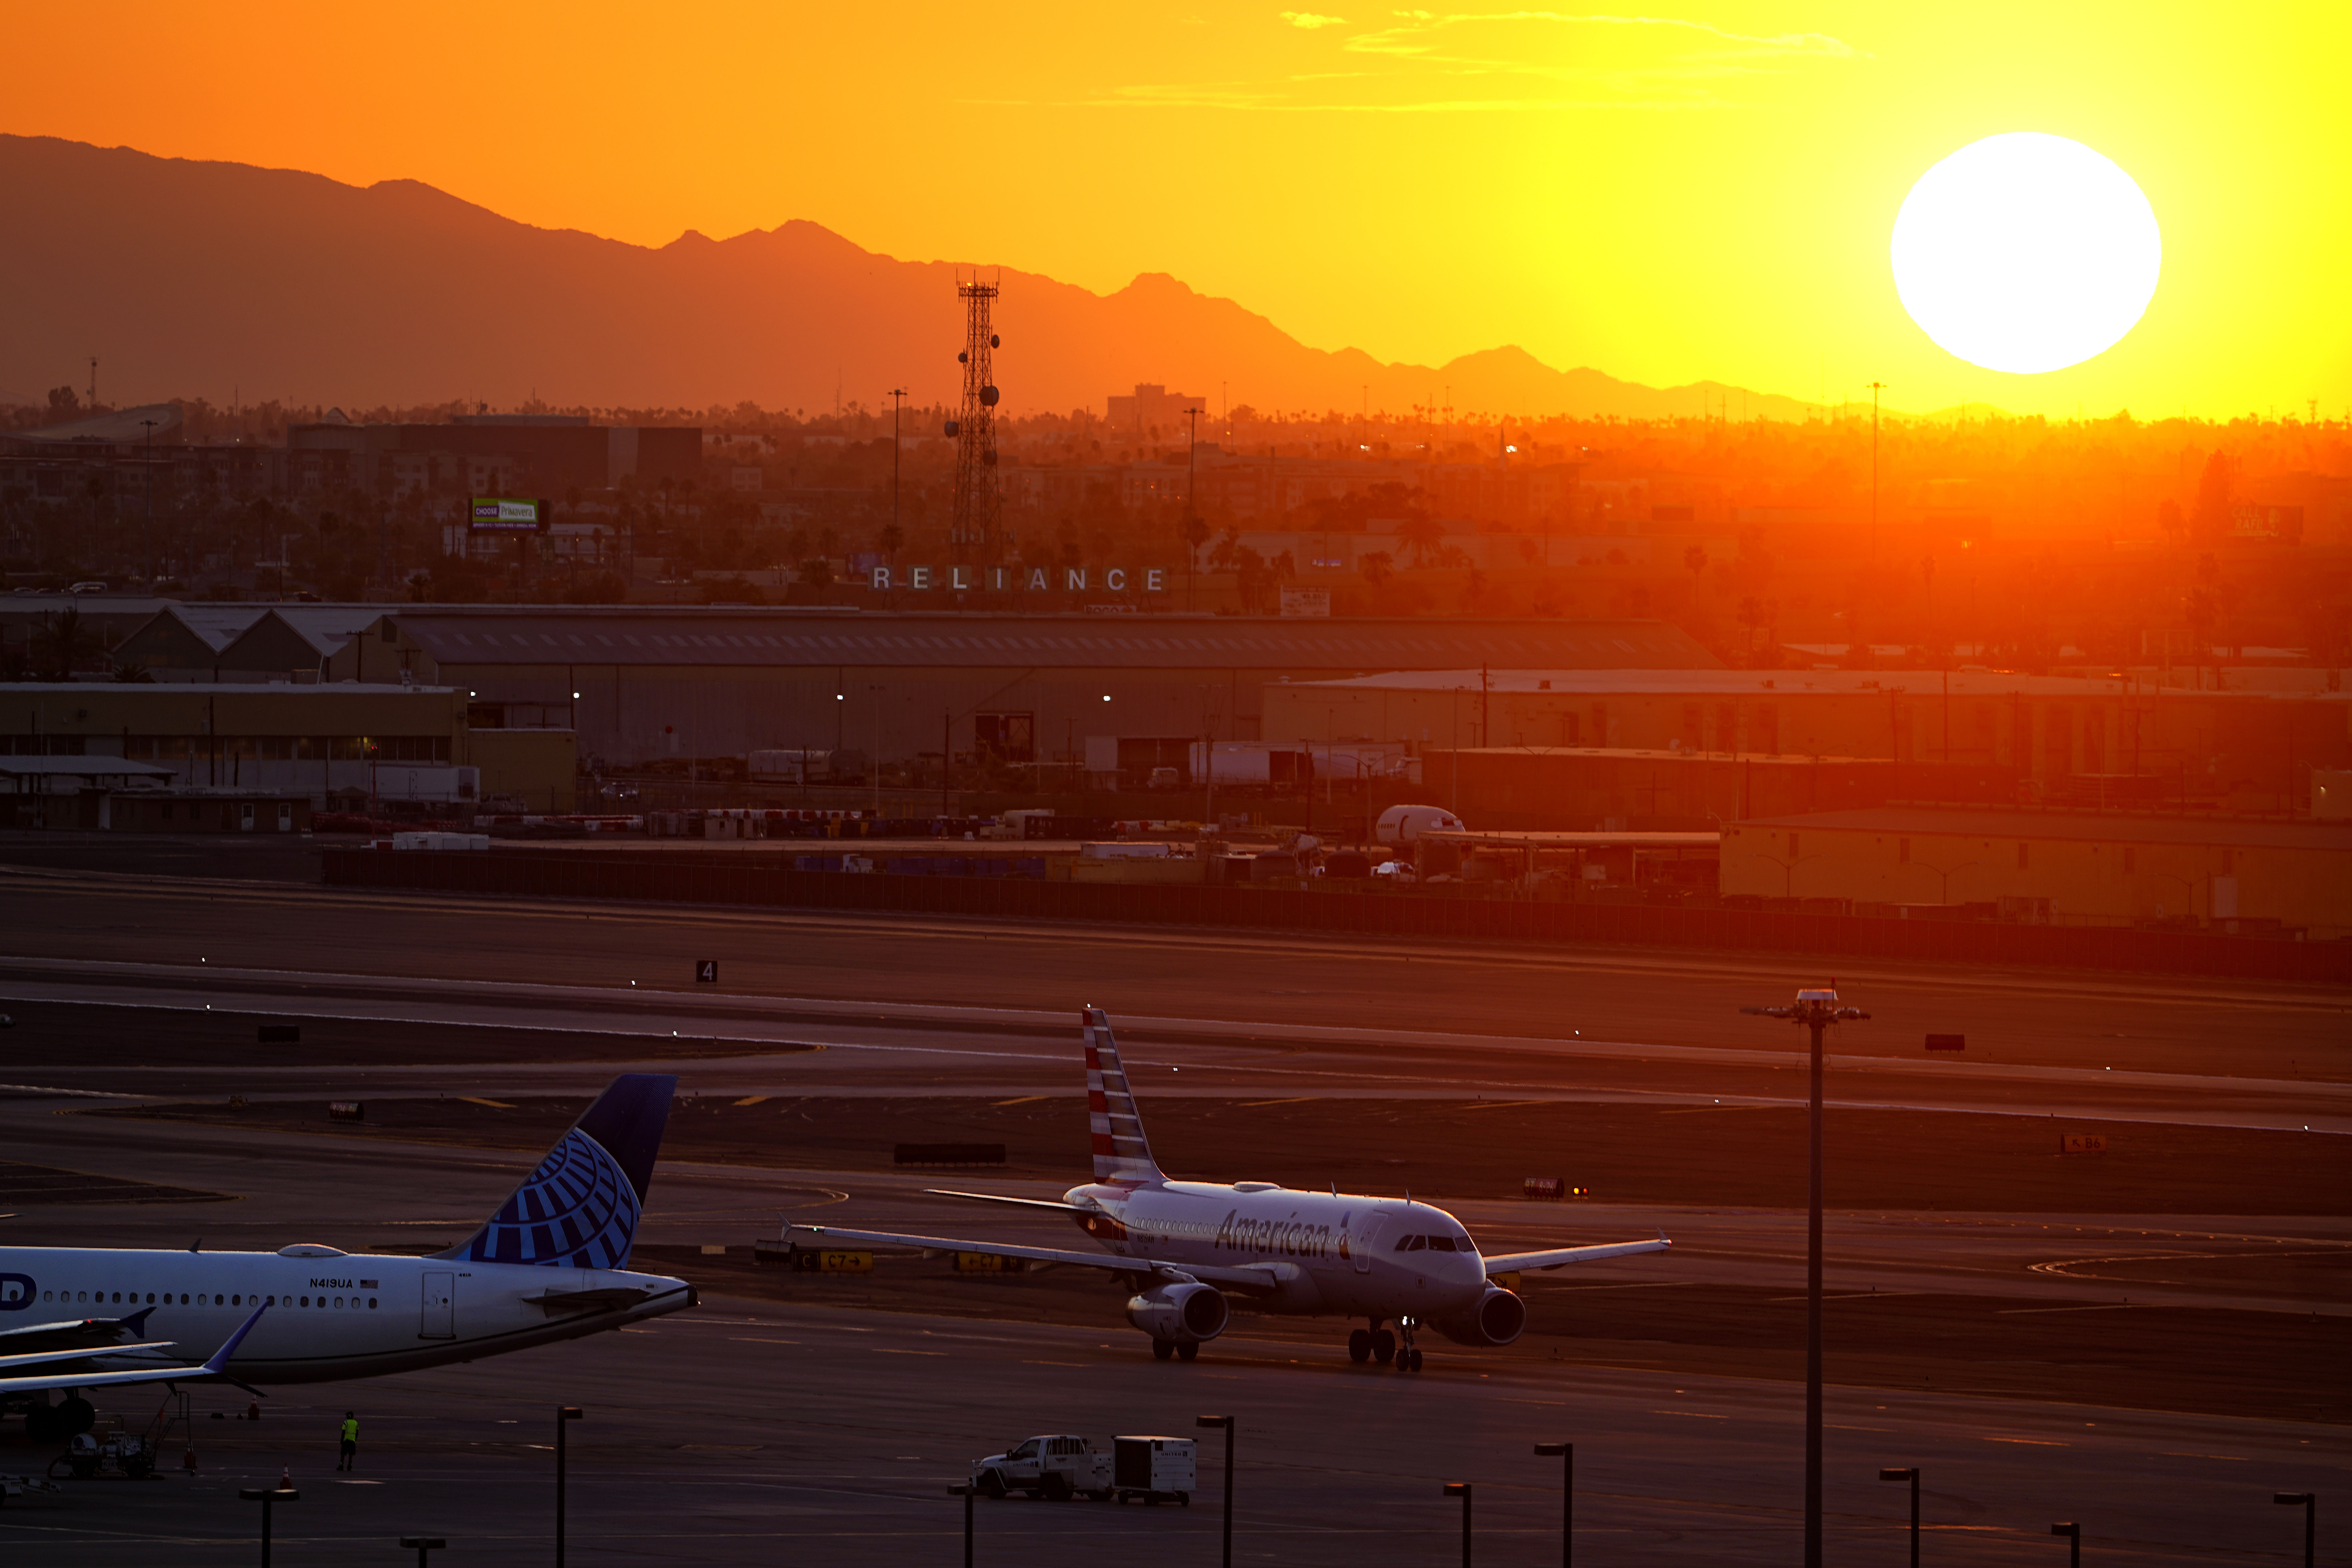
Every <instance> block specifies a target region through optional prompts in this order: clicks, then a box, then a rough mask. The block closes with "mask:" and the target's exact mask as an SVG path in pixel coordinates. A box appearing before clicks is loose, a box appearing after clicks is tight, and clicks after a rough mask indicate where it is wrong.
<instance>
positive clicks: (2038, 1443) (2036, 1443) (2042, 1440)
mask: <svg viewBox="0 0 2352 1568" xmlns="http://www.w3.org/2000/svg"><path fill="white" fill-rule="evenodd" d="M1985 1441H1986V1442H1988V1443H2023V1444H2026V1445H2027V1446H2029V1447H2035V1448H2071V1447H2074V1444H2072V1443H2061V1442H2057V1441H2055V1440H2053V1439H2052V1438H2049V1437H1988V1438H1986V1439H1985Z"/></svg>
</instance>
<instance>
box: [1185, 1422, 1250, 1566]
mask: <svg viewBox="0 0 2352 1568" xmlns="http://www.w3.org/2000/svg"><path fill="white" fill-rule="evenodd" d="M1192 1425H1193V1426H1207V1427H1212V1428H1214V1427H1220V1426H1222V1427H1223V1428H1224V1433H1225V1551H1224V1556H1223V1560H1222V1561H1223V1564H1224V1568H1234V1438H1235V1437H1236V1436H1239V1435H1240V1432H1241V1428H1240V1426H1239V1425H1238V1424H1237V1423H1236V1422H1235V1421H1234V1417H1232V1416H1230V1415H1196V1416H1194V1417H1193V1418H1192Z"/></svg>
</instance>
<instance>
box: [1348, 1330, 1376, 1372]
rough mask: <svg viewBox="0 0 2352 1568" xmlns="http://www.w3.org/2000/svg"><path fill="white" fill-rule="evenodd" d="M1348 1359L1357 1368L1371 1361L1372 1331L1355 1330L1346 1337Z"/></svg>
mask: <svg viewBox="0 0 2352 1568" xmlns="http://www.w3.org/2000/svg"><path fill="white" fill-rule="evenodd" d="M1348 1359H1349V1361H1351V1362H1354V1363H1357V1364H1358V1365H1359V1366H1360V1365H1362V1364H1363V1363H1365V1362H1368V1361H1370V1360H1371V1359H1372V1331H1371V1330H1370V1329H1356V1330H1353V1331H1350V1332H1349V1335H1348Z"/></svg>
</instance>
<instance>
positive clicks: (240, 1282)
mask: <svg viewBox="0 0 2352 1568" xmlns="http://www.w3.org/2000/svg"><path fill="white" fill-rule="evenodd" d="M676 1089H677V1079H675V1078H672V1077H668V1076H667V1075H656V1074H648V1073H628V1074H624V1075H623V1076H622V1077H620V1078H617V1079H614V1080H613V1082H612V1084H611V1085H610V1086H608V1087H607V1088H606V1089H605V1090H604V1093H603V1094H602V1095H600V1096H598V1097H597V1100H596V1102H595V1103H594V1104H593V1105H591V1106H590V1107H589V1108H588V1110H586V1111H585V1112H583V1114H582V1116H581V1118H580V1120H579V1121H576V1122H574V1123H573V1124H572V1128H571V1130H570V1131H567V1132H566V1133H564V1135H563V1137H562V1139H561V1140H559V1141H558V1142H557V1143H556V1145H555V1147H554V1148H552V1149H551V1150H550V1151H548V1153H547V1156H546V1158H545V1159H543V1160H541V1162H540V1163H539V1164H538V1166H537V1167H536V1168H535V1169H534V1170H532V1172H531V1173H530V1174H529V1175H528V1176H526V1177H524V1178H523V1180H522V1183H521V1184H520V1185H519V1186H517V1187H516V1188H515V1190H514V1192H513V1194H511V1195H510V1196H509V1197H508V1199H507V1201H506V1202H505V1203H504V1204H503V1205H500V1206H499V1210H498V1212H497V1213H495V1214H493V1215H491V1216H490V1217H489V1218H488V1220H486V1221H485V1222H483V1224H482V1226H481V1227H480V1228H479V1229H478V1230H477V1231H476V1232H475V1233H474V1235H473V1236H472V1237H470V1238H469V1239H467V1241H465V1242H462V1243H460V1244H459V1245H458V1246H457V1247H452V1248H450V1249H449V1250H448V1251H446V1252H441V1253H436V1254H434V1255H432V1256H430V1257H424V1258H416V1257H408V1256H389V1255H373V1256H372V1255H367V1254H354V1253H346V1252H343V1251H341V1249H339V1248H336V1247H325V1246H320V1245H317V1244H315V1243H300V1244H297V1245H295V1246H291V1247H282V1248H280V1249H279V1250H278V1251H277V1252H274V1253H270V1252H205V1251H202V1250H199V1249H198V1248H197V1247H189V1248H187V1249H185V1250H175V1251H150V1250H138V1251H132V1250H116V1249H109V1248H96V1247H0V1407H5V1408H18V1407H22V1408H24V1409H25V1410H26V1417H27V1427H28V1430H29V1431H30V1432H31V1434H32V1436H34V1437H35V1439H36V1440H37V1441H42V1442H47V1441H53V1440H57V1439H61V1438H66V1437H70V1436H75V1435H77V1434H79V1433H80V1432H85V1431H88V1430H89V1426H90V1425H91V1423H92V1421H93V1420H94V1419H95V1415H96V1411H95V1407H94V1406H93V1405H92V1404H91V1403H90V1401H89V1398H88V1397H87V1394H88V1393H89V1391H91V1390H95V1389H102V1388H109V1387H114V1386H119V1385H128V1384H157V1383H161V1384H181V1383H204V1382H225V1383H229V1384H235V1385H236V1386H237V1387H240V1388H250V1387H251V1386H252V1385H253V1384H257V1383H265V1382H267V1383H323V1382H333V1381H340V1380H342V1379H346V1378H356V1377H373V1376H378V1375H380V1374H382V1373H394V1372H409V1371H414V1370H416V1369H418V1368H421V1367H429V1366H440V1365H443V1364H445V1363H450V1362H458V1361H475V1360H478V1359H480V1358H481V1357H483V1356H491V1355H500V1354H503V1353H505V1352H508V1351H515V1350H522V1349H526V1348H528V1347H530V1346H532V1345H541V1344H550V1343H552V1342H556V1341H558V1340H568V1339H576V1338H578V1337H580V1336H581V1335H583V1334H592V1333H599V1332H602V1331H605V1330H607V1329H617V1328H619V1327H621V1326H622V1325H624V1324H625V1323H633V1322H637V1321H642V1320H644V1319H646V1318H652V1317H658V1316H660V1315H661V1314H663V1313H666V1312H675V1311H677V1310H679V1309H680V1308H684V1307H690V1306H692V1305H693V1304H694V1300H695V1293H694V1289H693V1287H691V1286H689V1285H688V1284H687V1282H686V1281H685V1280H683V1279H670V1278H668V1277H667V1276H664V1275H656V1274H638V1273H634V1272H632V1271H631V1270H630V1269H629V1267H628V1262H629V1249H630V1247H631V1244H632V1242H633V1240H634V1238H635V1234H636V1228H637V1222H638V1219H639V1217H640V1216H641V1215H643V1213H644V1211H645V1202H646V1191H647V1189H648V1187H649V1186H650V1184H651V1183H652V1180H653V1168H654V1159H655V1156H656V1153H657V1152H658V1151H659V1149H660V1147H661V1137H662V1131H663V1129H664V1127H665V1126H666V1125H667V1121H668V1119H669V1107H670V1100H671V1097H672V1095H673V1093H674V1092H675V1090H676ZM214 1347H217V1348H216V1349H215V1348H214ZM189 1350H194V1351H195V1352H196V1354H195V1356H194V1357H191V1356H190V1355H189V1354H188V1353H187V1352H188V1351H189ZM207 1351H209V1352H210V1353H209V1354H206V1353H205V1352H207ZM256 1392H258V1391H256ZM51 1394H65V1395H66V1398H65V1400H64V1402H63V1403H62V1404H56V1405H53V1404H52V1403H51V1402H50V1397H49V1396H50V1395H51Z"/></svg>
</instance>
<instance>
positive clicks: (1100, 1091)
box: [1078, 1007, 1161, 1182]
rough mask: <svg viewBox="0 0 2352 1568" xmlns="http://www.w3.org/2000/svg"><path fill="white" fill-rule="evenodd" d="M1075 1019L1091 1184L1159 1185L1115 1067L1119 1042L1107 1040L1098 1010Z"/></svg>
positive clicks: (1122, 1071) (1122, 1072)
mask: <svg viewBox="0 0 2352 1568" xmlns="http://www.w3.org/2000/svg"><path fill="white" fill-rule="evenodd" d="M1078 1018H1079V1022H1080V1024H1081V1025H1082V1026H1083V1027H1084V1036H1085V1039H1086V1047H1087V1126H1088V1128H1089V1130H1090V1131H1092V1132H1093V1134H1094V1153H1095V1180H1096V1181H1097V1182H1111V1181H1130V1182H1156V1181H1159V1180H1160V1179H1161V1178H1160V1166H1159V1164H1158V1163H1156V1162H1154V1161H1153V1159H1152V1158H1151V1145H1150V1142H1148V1141H1147V1140H1146V1139H1145V1138H1144V1136H1143V1116H1142V1113H1141V1112H1139V1110H1136V1108H1135V1091H1134V1090H1133V1089H1130V1088H1129V1086H1128V1081H1127V1068H1125V1067H1123V1066H1121V1065H1120V1063H1119V1059H1118V1041H1117V1040H1115V1039H1113V1038H1112V1037H1111V1033H1110V1019H1109V1017H1108V1016H1106V1015H1105V1014H1104V1012H1103V1010H1102V1009H1101V1008H1099V1007H1088V1008H1087V1009H1086V1010H1085V1011H1084V1012H1083V1013H1081V1014H1079V1015H1078Z"/></svg>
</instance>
